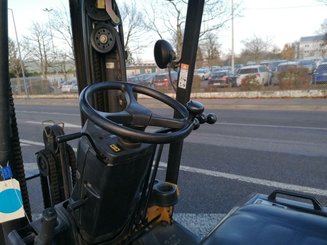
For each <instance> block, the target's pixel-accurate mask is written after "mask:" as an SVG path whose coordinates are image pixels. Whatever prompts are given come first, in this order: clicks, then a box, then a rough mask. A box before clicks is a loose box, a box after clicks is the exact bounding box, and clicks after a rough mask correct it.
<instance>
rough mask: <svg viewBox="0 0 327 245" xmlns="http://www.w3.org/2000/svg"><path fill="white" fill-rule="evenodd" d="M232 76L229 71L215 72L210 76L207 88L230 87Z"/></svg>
mask: <svg viewBox="0 0 327 245" xmlns="http://www.w3.org/2000/svg"><path fill="white" fill-rule="evenodd" d="M232 82H233V74H232V73H231V72H230V71H226V70H225V71H224V70H222V71H217V72H213V73H211V74H210V76H209V78H208V87H231V86H232Z"/></svg>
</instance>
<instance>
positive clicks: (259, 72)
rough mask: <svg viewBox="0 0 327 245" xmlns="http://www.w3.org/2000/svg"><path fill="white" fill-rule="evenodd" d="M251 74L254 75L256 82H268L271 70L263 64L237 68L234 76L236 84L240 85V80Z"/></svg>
mask: <svg viewBox="0 0 327 245" xmlns="http://www.w3.org/2000/svg"><path fill="white" fill-rule="evenodd" d="M251 75H255V76H256V79H257V80H258V82H259V83H260V84H262V85H268V84H269V83H270V78H271V72H270V71H269V69H268V68H267V67H266V66H265V65H251V66H244V67H242V68H240V69H239V71H238V74H237V78H236V84H237V86H241V83H242V80H243V79H244V78H246V77H248V76H251Z"/></svg>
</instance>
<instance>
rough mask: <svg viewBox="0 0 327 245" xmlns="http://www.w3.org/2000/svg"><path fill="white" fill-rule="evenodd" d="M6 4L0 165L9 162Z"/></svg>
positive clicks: (1, 20)
mask: <svg viewBox="0 0 327 245" xmlns="http://www.w3.org/2000/svg"><path fill="white" fill-rule="evenodd" d="M7 9H8V2H7V1H0V118H1V120H0V165H2V166H3V167H4V166H6V165H7V163H8V160H9V99H8V98H9V60H8V10H7Z"/></svg>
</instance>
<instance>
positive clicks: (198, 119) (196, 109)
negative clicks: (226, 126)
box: [186, 100, 217, 130]
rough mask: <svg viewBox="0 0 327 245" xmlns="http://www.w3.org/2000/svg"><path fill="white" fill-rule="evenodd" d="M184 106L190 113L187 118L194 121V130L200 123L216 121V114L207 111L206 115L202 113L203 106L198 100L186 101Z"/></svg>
mask: <svg viewBox="0 0 327 245" xmlns="http://www.w3.org/2000/svg"><path fill="white" fill-rule="evenodd" d="M186 107H187V110H188V111H189V113H190V117H189V119H190V120H193V121H194V127H193V129H194V130H196V129H198V128H199V127H200V124H204V123H208V124H214V123H216V122H217V116H216V115H215V114H213V113H209V114H208V115H206V114H204V113H203V111H204V106H203V105H202V104H201V103H200V102H198V101H194V100H190V101H189V102H187V104H186Z"/></svg>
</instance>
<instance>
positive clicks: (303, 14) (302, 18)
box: [8, 0, 327, 60]
mask: <svg viewBox="0 0 327 245" xmlns="http://www.w3.org/2000/svg"><path fill="white" fill-rule="evenodd" d="M124 1H126V2H128V0H124ZM237 2H238V3H240V4H241V6H240V15H239V16H235V18H234V49H235V53H236V54H238V53H240V52H241V50H242V49H243V48H244V45H243V43H242V41H244V40H247V39H251V38H253V37H254V36H257V37H259V38H262V39H263V40H266V39H269V40H271V41H272V42H273V43H275V44H276V45H277V47H279V48H280V49H282V48H283V46H284V44H285V43H291V42H294V41H298V40H299V39H300V38H301V37H302V36H311V35H316V34H317V32H318V30H319V29H320V26H321V24H322V23H323V21H324V20H325V19H327V6H326V5H324V4H323V3H322V2H321V1H319V0H260V1H259V0H234V3H237ZM325 2H327V1H325ZM62 5H65V6H66V7H67V9H68V0H59V1H55V0H28V1H23V0H8V7H9V8H10V9H12V10H13V11H9V19H8V21H9V35H10V36H11V37H12V38H15V32H14V27H13V21H12V16H11V13H14V19H15V23H16V28H17V33H18V37H19V38H21V36H22V35H27V34H28V32H29V29H30V27H31V24H32V22H33V21H35V22H44V23H45V22H47V19H48V13H47V12H46V11H44V9H46V8H47V9H54V8H56V7H58V6H62ZM155 41H156V40H153V44H154V43H155ZM218 42H219V43H220V44H221V50H222V52H223V53H225V54H227V53H229V52H230V51H231V47H232V31H231V21H230V22H228V23H227V25H226V26H225V28H222V29H221V30H220V31H219V32H218ZM152 50H153V49H152V48H148V49H147V50H144V52H143V55H141V54H140V56H141V58H142V59H143V60H151V59H153V58H152V53H153V51H152Z"/></svg>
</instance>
